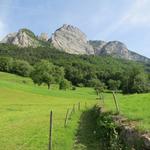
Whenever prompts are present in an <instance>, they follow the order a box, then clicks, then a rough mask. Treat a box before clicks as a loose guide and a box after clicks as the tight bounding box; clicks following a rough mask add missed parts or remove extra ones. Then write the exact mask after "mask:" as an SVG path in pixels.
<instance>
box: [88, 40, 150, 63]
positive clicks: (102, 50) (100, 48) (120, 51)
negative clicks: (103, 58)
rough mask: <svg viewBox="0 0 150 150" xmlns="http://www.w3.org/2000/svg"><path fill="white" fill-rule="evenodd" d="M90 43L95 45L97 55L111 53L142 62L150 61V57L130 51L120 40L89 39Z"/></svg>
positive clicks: (118, 56) (114, 55) (117, 56)
mask: <svg viewBox="0 0 150 150" xmlns="http://www.w3.org/2000/svg"><path fill="white" fill-rule="evenodd" d="M89 43H90V44H91V45H92V46H93V48H94V51H95V55H110V56H113V57H116V58H122V59H127V60H134V61H142V62H147V61H150V59H149V58H147V57H144V56H142V55H140V54H137V53H135V52H133V51H130V50H129V49H128V48H127V46H126V45H125V44H124V43H122V42H119V41H110V42H105V41H89Z"/></svg>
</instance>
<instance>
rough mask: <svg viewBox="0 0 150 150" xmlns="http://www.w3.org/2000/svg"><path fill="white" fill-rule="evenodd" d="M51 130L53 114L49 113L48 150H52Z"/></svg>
mask: <svg viewBox="0 0 150 150" xmlns="http://www.w3.org/2000/svg"><path fill="white" fill-rule="evenodd" d="M52 128H53V112H52V111H51V112H50V127H49V150H52Z"/></svg>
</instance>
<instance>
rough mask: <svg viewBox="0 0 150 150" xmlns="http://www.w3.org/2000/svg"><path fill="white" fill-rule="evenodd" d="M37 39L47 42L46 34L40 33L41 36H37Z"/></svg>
mask: <svg viewBox="0 0 150 150" xmlns="http://www.w3.org/2000/svg"><path fill="white" fill-rule="evenodd" d="M38 39H39V40H42V41H48V34H47V33H41V35H40V36H38Z"/></svg>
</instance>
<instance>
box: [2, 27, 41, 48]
mask: <svg viewBox="0 0 150 150" xmlns="http://www.w3.org/2000/svg"><path fill="white" fill-rule="evenodd" d="M1 43H8V44H14V45H17V46H19V47H38V46H40V42H39V41H38V40H37V39H36V36H35V35H34V33H33V32H32V31H30V30H28V29H21V30H19V31H18V32H17V33H12V34H8V35H7V36H6V37H5V38H4V39H3V40H2V41H1Z"/></svg>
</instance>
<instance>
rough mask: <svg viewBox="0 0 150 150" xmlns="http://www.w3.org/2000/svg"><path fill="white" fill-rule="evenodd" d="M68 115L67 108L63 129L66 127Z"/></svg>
mask: <svg viewBox="0 0 150 150" xmlns="http://www.w3.org/2000/svg"><path fill="white" fill-rule="evenodd" d="M68 114H69V108H68V109H67V112H66V117H65V124H64V127H65V128H66V126H67V120H68Z"/></svg>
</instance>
